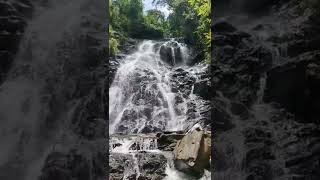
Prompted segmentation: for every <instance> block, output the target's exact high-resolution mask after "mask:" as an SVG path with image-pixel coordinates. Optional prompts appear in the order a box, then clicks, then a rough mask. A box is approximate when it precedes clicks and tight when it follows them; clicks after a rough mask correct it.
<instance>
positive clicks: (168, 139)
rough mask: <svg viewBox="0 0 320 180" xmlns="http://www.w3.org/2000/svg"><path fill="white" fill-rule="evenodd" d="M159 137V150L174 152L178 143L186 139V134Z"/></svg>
mask: <svg viewBox="0 0 320 180" xmlns="http://www.w3.org/2000/svg"><path fill="white" fill-rule="evenodd" d="M157 137H158V148H159V149H160V150H163V151H173V150H174V148H175V146H176V144H177V142H178V141H179V140H181V139H182V138H183V137H184V133H177V132H176V133H174V132H172V133H169V134H165V133H159V134H157Z"/></svg>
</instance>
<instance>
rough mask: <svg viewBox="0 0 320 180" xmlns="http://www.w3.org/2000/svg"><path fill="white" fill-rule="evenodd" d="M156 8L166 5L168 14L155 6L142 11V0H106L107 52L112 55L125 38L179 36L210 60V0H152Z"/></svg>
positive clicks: (205, 58)
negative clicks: (107, 0)
mask: <svg viewBox="0 0 320 180" xmlns="http://www.w3.org/2000/svg"><path fill="white" fill-rule="evenodd" d="M153 4H154V5H155V6H156V7H160V6H166V7H168V8H169V11H170V13H169V15H168V16H167V17H166V16H165V14H164V13H163V12H162V11H160V10H158V9H151V10H148V11H144V9H143V2H142V0H109V10H110V11H109V15H110V23H109V53H110V55H114V54H116V53H117V52H118V51H119V50H118V47H119V45H121V44H123V43H125V42H126V40H127V39H128V38H133V39H163V38H183V39H185V41H186V43H187V44H189V45H192V46H193V47H195V48H196V49H199V50H201V51H202V52H203V55H204V60H209V59H210V49H211V28H210V25H211V18H210V15H211V1H210V0H153Z"/></svg>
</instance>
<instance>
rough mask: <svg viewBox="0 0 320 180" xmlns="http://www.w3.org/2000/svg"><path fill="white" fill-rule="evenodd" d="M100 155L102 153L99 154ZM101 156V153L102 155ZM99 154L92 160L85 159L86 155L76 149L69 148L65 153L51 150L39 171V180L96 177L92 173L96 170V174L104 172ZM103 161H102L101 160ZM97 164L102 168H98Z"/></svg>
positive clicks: (82, 179) (83, 179) (80, 179)
mask: <svg viewBox="0 0 320 180" xmlns="http://www.w3.org/2000/svg"><path fill="white" fill-rule="evenodd" d="M101 155H102V154H101ZM102 156H103V155H102ZM99 158H101V157H99V156H94V157H93V159H91V160H92V161H90V160H89V159H87V157H86V156H85V155H84V154H82V153H80V152H77V151H76V150H70V151H69V152H67V153H63V152H58V151H57V152H52V153H50V154H49V155H48V156H47V158H46V160H45V162H44V166H43V168H42V171H41V175H40V177H39V180H53V179H63V180H64V179H65V180H67V179H79V180H85V179H90V177H93V176H94V177H95V178H97V176H96V175H93V174H94V171H96V173H97V174H100V175H101V173H104V172H101V170H103V169H104V168H103V167H104V165H102V164H100V163H101V161H100V162H99ZM100 160H102V161H104V160H106V159H105V158H103V159H100ZM102 163H104V162H102ZM99 166H100V167H101V166H102V168H101V169H99Z"/></svg>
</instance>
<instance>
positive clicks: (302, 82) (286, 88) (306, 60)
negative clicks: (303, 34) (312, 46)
mask: <svg viewBox="0 0 320 180" xmlns="http://www.w3.org/2000/svg"><path fill="white" fill-rule="evenodd" d="M319 58H320V52H319V51H315V52H309V53H304V54H302V55H300V56H299V57H297V58H296V59H293V60H292V61H291V62H288V63H286V64H284V65H282V66H279V67H276V68H273V69H272V70H270V71H269V72H268V75H267V77H268V78H267V89H266V91H265V101H267V102H271V101H273V102H277V103H279V104H281V105H282V107H284V108H286V109H287V110H288V111H289V112H292V113H294V114H295V115H296V117H297V118H298V119H300V120H301V121H303V122H318V117H319V116H320V114H319V112H320V109H319V108H320V104H319V102H320V96H319V93H318V92H319V91H320V86H319V84H320V78H319V75H318V74H319V73H318V72H319V65H318V59H319Z"/></svg>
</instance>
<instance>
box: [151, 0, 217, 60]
mask: <svg viewBox="0 0 320 180" xmlns="http://www.w3.org/2000/svg"><path fill="white" fill-rule="evenodd" d="M153 2H154V3H156V4H157V5H160V6H161V5H162V6H163V5H168V6H169V8H170V10H171V12H172V13H171V14H170V15H169V17H168V23H169V26H170V27H169V30H170V35H171V36H173V37H184V38H185V39H186V40H187V43H190V44H193V45H196V46H197V47H198V49H204V55H205V60H206V61H207V62H208V61H209V60H210V53H211V27H210V25H211V18H210V14H211V0H154V1H153Z"/></svg>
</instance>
